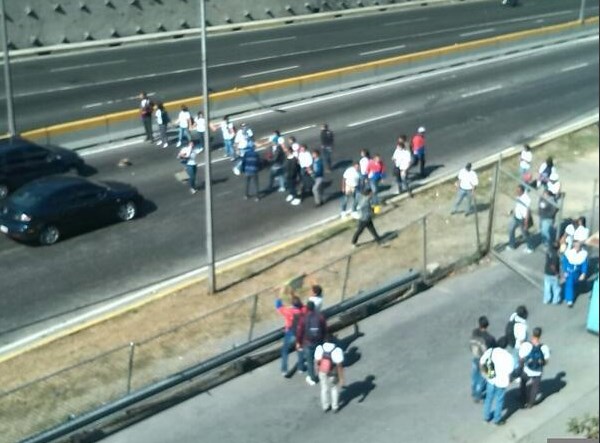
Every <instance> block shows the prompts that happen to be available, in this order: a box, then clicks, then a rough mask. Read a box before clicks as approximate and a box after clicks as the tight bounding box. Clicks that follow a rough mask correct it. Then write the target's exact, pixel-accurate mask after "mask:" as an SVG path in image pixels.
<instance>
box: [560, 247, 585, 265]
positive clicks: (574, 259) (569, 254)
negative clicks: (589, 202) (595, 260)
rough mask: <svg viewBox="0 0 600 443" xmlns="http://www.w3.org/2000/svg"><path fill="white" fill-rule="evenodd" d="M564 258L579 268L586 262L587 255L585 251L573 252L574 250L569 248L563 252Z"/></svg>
mask: <svg viewBox="0 0 600 443" xmlns="http://www.w3.org/2000/svg"><path fill="white" fill-rule="evenodd" d="M565 257H566V259H567V261H568V262H569V263H570V264H572V265H576V266H581V265H582V264H583V262H585V261H586V260H587V258H588V253H587V251H586V250H585V249H580V250H579V251H575V249H573V248H571V249H569V250H567V251H566V252H565Z"/></svg>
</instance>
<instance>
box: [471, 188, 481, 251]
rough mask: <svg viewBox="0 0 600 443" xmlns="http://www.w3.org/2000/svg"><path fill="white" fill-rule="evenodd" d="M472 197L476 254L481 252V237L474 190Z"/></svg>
mask: <svg viewBox="0 0 600 443" xmlns="http://www.w3.org/2000/svg"><path fill="white" fill-rule="evenodd" d="M472 197H473V206H474V208H475V212H474V213H473V215H474V216H475V241H476V242H477V254H478V255H479V254H481V238H480V236H479V211H478V209H477V198H476V197H475V191H473V194H472Z"/></svg>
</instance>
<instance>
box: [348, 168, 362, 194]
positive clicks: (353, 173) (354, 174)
mask: <svg viewBox="0 0 600 443" xmlns="http://www.w3.org/2000/svg"><path fill="white" fill-rule="evenodd" d="M359 182H360V173H359V172H358V171H357V170H356V169H355V168H354V166H350V167H349V168H348V169H346V170H345V171H344V183H345V184H346V191H349V192H351V191H354V190H355V189H356V188H357V187H358V183H359Z"/></svg>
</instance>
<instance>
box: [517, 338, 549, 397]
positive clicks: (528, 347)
mask: <svg viewBox="0 0 600 443" xmlns="http://www.w3.org/2000/svg"><path fill="white" fill-rule="evenodd" d="M541 338H542V328H539V327H538V328H533V331H532V333H531V340H530V341H526V342H525V343H523V344H522V345H521V347H520V348H519V362H520V364H521V367H522V368H523V371H522V373H521V403H522V404H523V407H525V408H531V407H533V405H534V404H535V398H536V396H537V394H538V391H539V389H540V381H541V379H542V373H543V372H544V366H546V365H547V364H548V360H549V359H550V348H549V347H548V346H547V345H545V344H543V343H542V342H541Z"/></svg>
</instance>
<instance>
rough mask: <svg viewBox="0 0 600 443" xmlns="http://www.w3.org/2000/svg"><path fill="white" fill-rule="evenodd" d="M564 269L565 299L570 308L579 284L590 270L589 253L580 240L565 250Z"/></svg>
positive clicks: (563, 257)
mask: <svg viewBox="0 0 600 443" xmlns="http://www.w3.org/2000/svg"><path fill="white" fill-rule="evenodd" d="M562 269H563V276H564V281H565V292H564V294H565V301H566V302H567V306H568V307H569V308H572V307H573V303H575V299H576V298H577V286H578V284H579V282H582V281H585V279H586V276H587V272H588V253H587V251H586V250H585V249H583V248H582V247H581V243H580V242H578V241H575V242H573V247H572V248H571V249H568V250H567V251H565V253H564V254H563V256H562Z"/></svg>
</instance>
